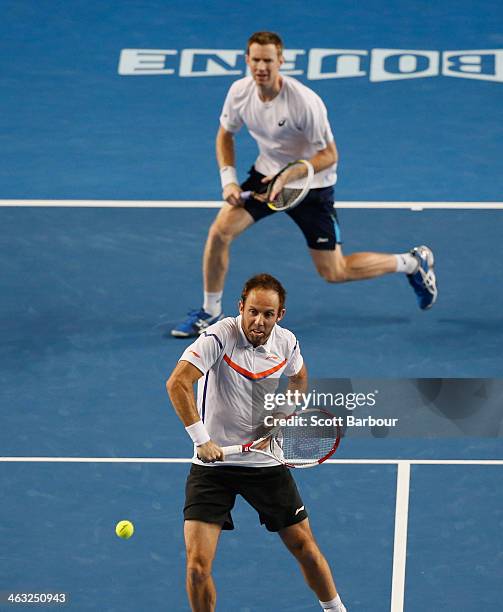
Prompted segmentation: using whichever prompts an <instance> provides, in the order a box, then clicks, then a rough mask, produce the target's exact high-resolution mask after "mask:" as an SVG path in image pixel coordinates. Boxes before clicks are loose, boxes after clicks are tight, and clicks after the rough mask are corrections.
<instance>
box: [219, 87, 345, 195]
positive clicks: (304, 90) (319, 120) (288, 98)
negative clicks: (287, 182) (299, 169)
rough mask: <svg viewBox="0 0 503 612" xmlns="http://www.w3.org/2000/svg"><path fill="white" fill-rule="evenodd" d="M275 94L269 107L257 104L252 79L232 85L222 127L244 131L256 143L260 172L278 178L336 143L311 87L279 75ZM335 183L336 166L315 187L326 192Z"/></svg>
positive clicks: (322, 174)
mask: <svg viewBox="0 0 503 612" xmlns="http://www.w3.org/2000/svg"><path fill="white" fill-rule="evenodd" d="M281 78H282V86H281V90H280V92H279V94H278V95H277V96H276V97H275V98H274V99H273V100H270V101H268V102H264V101H262V100H261V99H260V98H259V95H258V90H257V84H256V83H255V81H254V80H253V78H252V77H251V76H248V77H244V78H242V79H239V80H237V81H235V82H234V83H233V84H232V85H231V87H230V89H229V92H228V94H227V97H226V99H225V102H224V106H223V109H222V113H221V115H220V124H221V125H222V127H223V128H224V129H225V130H227V131H228V132H231V133H235V132H237V131H239V130H240V129H241V127H242V126H243V125H246V127H247V128H248V131H249V132H250V134H251V135H252V136H253V138H254V139H255V140H256V141H257V145H258V148H259V156H258V157H257V159H256V161H255V168H256V170H257V171H258V172H260V173H262V174H265V175H271V174H276V173H277V172H279V171H280V170H281V168H283V167H284V166H285V165H286V164H288V163H290V162H291V161H294V160H296V159H309V158H311V157H312V156H313V155H315V154H316V152H317V151H320V150H322V149H325V148H326V147H327V145H328V144H329V143H330V142H332V141H333V140H334V137H333V134H332V130H331V128H330V124H329V122H328V116H327V109H326V107H325V105H324V104H323V101H322V100H321V98H320V97H319V96H318V95H317V94H316V93H315V92H314V91H313V90H312V89H309V87H306V86H305V85H303V84H302V83H300V82H299V81H297V80H296V79H293V78H292V77H289V76H285V75H282V76H281ZM336 181H337V164H334V165H333V166H330V167H329V168H326V169H325V170H323V171H321V172H318V173H316V174H315V175H314V180H313V183H312V186H313V187H329V186H330V185H334V184H335V182H336Z"/></svg>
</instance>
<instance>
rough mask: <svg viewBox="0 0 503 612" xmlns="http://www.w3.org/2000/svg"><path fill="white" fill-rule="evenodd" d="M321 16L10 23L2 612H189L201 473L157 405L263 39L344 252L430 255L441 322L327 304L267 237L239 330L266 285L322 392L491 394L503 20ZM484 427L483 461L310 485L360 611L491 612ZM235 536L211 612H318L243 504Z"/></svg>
mask: <svg viewBox="0 0 503 612" xmlns="http://www.w3.org/2000/svg"><path fill="white" fill-rule="evenodd" d="M306 11H307V9H306V5H305V3H300V2H297V1H294V2H289V3H285V2H278V3H274V4H273V5H271V4H270V3H266V2H263V1H262V0H260V1H259V2H255V3H253V4H250V3H244V4H241V5H239V7H238V6H237V5H235V4H233V3H230V2H227V0H218V2H216V3H213V4H212V5H211V6H210V5H209V4H208V3H205V2H201V1H195V2H193V3H191V5H190V7H188V6H187V5H186V4H183V3H180V2H178V1H173V2H167V3H166V2H165V3H161V2H159V1H157V0H147V1H146V2H143V3H141V4H138V3H134V2H122V3H119V2H115V1H111V2H108V3H106V4H103V5H99V6H98V5H89V3H85V2H81V1H75V2H71V3H58V4H57V5H55V4H54V3H50V2H47V1H45V0H42V1H40V2H37V3H35V2H32V1H31V0H26V1H24V2H14V1H11V0H7V1H6V2H4V11H3V20H2V23H1V24H0V32H1V36H0V46H1V48H2V52H3V56H4V58H6V59H5V62H4V66H3V68H2V74H1V75H0V80H1V83H2V91H3V95H2V97H1V99H0V129H1V133H2V136H1V139H2V143H3V147H2V149H3V158H2V164H1V167H0V185H1V189H0V227H1V232H0V261H1V262H2V271H1V286H2V299H1V300H0V385H1V391H0V414H1V423H2V427H1V428H0V447H1V449H2V450H1V451H0V455H1V457H0V487H1V491H2V498H3V503H2V504H1V505H0V537H1V541H2V549H1V552H0V575H1V578H0V592H1V593H2V597H4V594H5V593H7V592H20V593H47V592H53V593H54V592H65V593H69V603H68V605H67V606H66V608H67V609H72V610H76V611H80V610H82V611H86V610H99V611H107V612H111V611H119V610H120V611H121V612H126V611H129V610H131V611H135V612H136V611H138V610H149V611H150V610H151V611H156V612H157V611H161V610H170V611H171V610H173V611H183V610H189V607H188V603H187V600H186V595H185V589H184V563H185V553H184V546H183V537H182V514H181V510H182V505H183V491H184V483H185V477H186V474H187V471H188V468H189V465H188V457H189V456H190V453H191V445H190V440H189V439H188V437H187V436H186V434H185V432H184V431H183V427H182V426H181V424H180V423H179V421H178V419H177V417H176V415H175V414H174V412H173V409H172V407H171V405H170V402H169V399H168V397H167V395H166V392H165V388H164V383H165V380H166V378H167V377H168V376H169V373H170V372H171V370H172V369H173V367H174V365H175V364H176V361H177V359H178V357H179V355H180V354H181V353H182V351H183V350H184V348H185V347H186V346H187V342H186V341H183V340H182V341H180V340H175V339H172V338H171V337H169V330H170V329H171V327H172V325H173V324H175V323H176V322H178V321H179V319H180V318H181V317H183V316H184V314H185V312H186V311H187V310H188V309H189V308H193V307H196V306H198V305H199V304H200V299H201V255H202V249H203V246H204V241H205V238H206V234H207V229H208V226H209V225H210V223H211V221H212V219H213V217H214V215H215V214H216V206H217V204H216V202H217V200H218V198H219V197H220V188H219V182H218V173H217V170H216V164H215V160H214V136H215V133H216V129H217V125H218V116H219V112H220V108H221V104H222V102H223V98H224V96H225V93H226V91H227V89H228V87H229V85H230V83H231V82H232V81H233V80H234V79H236V78H239V76H240V75H243V74H244V70H245V66H244V59H243V53H242V51H243V47H244V44H245V42H246V39H247V37H248V35H249V34H250V33H251V32H253V31H254V30H258V29H264V28H267V29H272V30H277V31H279V32H280V33H282V34H283V37H284V39H285V43H286V47H287V50H288V56H287V60H288V61H287V65H286V66H285V69H286V70H288V71H289V73H290V74H293V76H296V77H297V78H299V79H300V80H301V81H302V82H304V83H306V84H307V85H308V86H309V87H311V88H313V89H314V90H315V91H316V92H318V93H319V94H320V95H321V96H322V98H323V99H324V101H325V102H326V105H327V108H328V111H329V116H330V120H331V123H332V127H333V129H334V134H335V137H336V140H337V143H338V147H339V149H340V152H341V163H340V167H339V181H338V184H337V186H336V196H337V199H338V201H339V202H340V204H341V206H340V210H339V218H340V222H341V228H342V237H343V241H344V249H345V252H347V253H350V252H353V251H360V250H375V251H383V252H404V251H406V250H407V249H409V248H410V247H412V246H414V245H416V244H422V243H425V244H428V245H430V246H431V247H432V248H433V249H434V252H435V256H436V261H437V272H438V280H439V288H440V297H439V301H438V303H437V304H436V305H435V307H434V308H433V309H432V310H431V311H430V312H426V313H425V312H421V311H419V310H418V309H417V306H416V302H415V298H414V295H413V293H412V292H411V290H410V288H409V286H408V285H407V282H406V280H405V279H403V278H401V277H397V276H395V275H393V276H389V277H385V278H383V279H378V280H374V281H367V282H362V283H352V284H346V285H328V284H326V283H324V281H322V280H321V279H320V278H318V277H317V276H316V274H315V271H314V268H313V264H312V262H311V260H310V258H309V255H308V253H307V249H305V247H304V245H303V238H302V236H301V234H300V233H299V231H298V229H297V228H296V227H295V226H294V225H293V224H292V223H291V221H290V220H289V219H284V217H282V216H280V215H276V216H275V217H274V218H270V219H268V220H265V221H263V222H261V223H260V224H257V225H256V226H255V227H253V228H251V229H250V230H249V231H247V232H246V233H245V234H244V235H243V236H241V237H240V238H239V240H237V241H236V242H235V244H234V245H233V247H232V259H231V268H230V271H229V277H228V282H227V285H226V291H225V296H224V310H225V313H226V314H228V315H233V314H234V313H235V312H236V303H237V300H238V298H239V294H240V290H241V287H242V284H243V282H244V280H246V278H248V277H249V276H251V275H252V274H254V273H257V272H262V271H268V272H270V273H273V274H275V275H276V276H277V277H278V278H279V279H280V280H281V281H282V282H283V283H284V285H285V286H286V288H287V290H288V300H287V309H288V312H287V315H286V319H285V325H286V326H287V327H288V328H290V329H292V330H293V331H294V332H295V333H296V335H297V336H298V338H299V340H300V343H301V346H302V352H303V355H304V357H305V360H306V363H307V365H308V367H309V370H310V373H311V375H312V376H314V377H316V378H347V379H352V380H354V379H376V380H388V379H397V380H403V379H423V378H429V379H432V378H433V379H438V378H447V379H457V378H465V379H497V378H498V377H500V373H501V371H502V367H503V357H502V351H501V346H502V339H503V317H502V315H501V303H502V302H503V290H502V289H501V287H502V283H501V275H502V269H501V265H500V262H501V261H502V259H503V246H502V245H501V235H503V217H502V214H501V207H502V204H501V193H502V188H503V184H502V177H503V167H502V164H501V159H502V158H503V146H502V138H501V137H502V127H501V126H502V115H501V108H502V99H501V82H503V74H502V72H501V70H502V65H503V64H502V57H503V45H502V42H503V36H502V34H501V25H500V24H501V19H502V17H503V11H502V8H501V6H500V4H499V3H496V2H492V1H490V2H486V3H484V5H475V4H474V3H472V2H469V1H468V0H462V1H461V2H459V3H457V5H456V6H455V7H454V6H453V5H452V3H450V2H447V1H445V0H441V1H440V2H437V3H435V5H434V6H433V5H431V4H430V3H417V2H414V3H413V2H400V3H399V2H395V1H393V0H386V1H384V2H373V1H368V2H363V3H358V5H355V4H354V3H351V2H348V1H346V0H343V1H341V2H338V3H337V4H336V5H335V4H334V3H332V2H326V1H321V2H318V3H317V4H316V5H313V6H311V7H309V14H306ZM223 24H224V25H223ZM237 150H238V171H239V172H240V174H242V175H243V176H244V174H245V172H246V170H247V169H248V167H249V166H250V164H251V163H252V161H253V159H254V156H255V149H254V144H253V142H252V141H251V139H250V138H249V137H247V136H246V135H245V134H240V136H239V139H238V147H237ZM376 203H380V204H379V206H375V205H376ZM415 203H416V204H415ZM418 203H419V204H418ZM428 406H429V407H428ZM425 410H428V411H429V412H431V411H432V410H433V409H432V408H431V402H430V403H429V400H428V398H427V397H426V396H425ZM485 418H487V419H488V421H487V426H488V427H487V430H488V431H489V432H490V433H486V434H484V435H482V434H480V435H479V434H477V436H475V435H471V433H470V431H468V432H467V431H464V432H462V435H457V436H451V437H443V438H436V439H435V438H434V437H432V436H421V437H420V436H417V437H414V436H410V437H408V438H401V439H397V438H393V437H388V438H385V437H384V438H379V437H370V438H362V439H360V438H357V437H356V438H355V437H353V438H351V437H348V438H347V439H345V440H344V441H343V444H342V445H341V448H340V450H339V451H338V452H337V455H336V456H335V457H336V458H335V460H334V461H333V462H331V463H329V464H327V465H324V466H321V467H320V468H317V469H314V470H300V471H299V470H298V471H297V472H300V474H297V473H296V474H295V476H296V479H297V481H298V484H299V488H300V489H301V492H302V495H303V499H304V501H305V503H306V505H307V508H308V511H309V513H310V520H311V524H312V526H313V530H314V532H315V535H316V537H317V539H318V541H319V543H320V545H321V548H322V550H323V551H324V553H325V554H326V556H327V558H328V560H329V561H330V563H331V565H332V568H333V570H334V575H335V578H336V581H337V584H338V587H339V589H340V591H341V594H342V596H343V599H344V602H345V604H346V606H347V608H348V611H361V612H379V611H381V610H382V611H389V610H391V611H392V612H403V611H404V610H405V611H406V612H416V611H417V612H419V611H420V610H424V609H425V607H427V608H428V609H431V610H435V611H436V610H438V611H440V610H452V611H454V610H466V611H467V612H468V611H474V612H475V611H477V612H479V611H481V610H482V611H483V612H496V611H499V610H500V609H501V595H500V590H501V589H500V585H501V581H502V579H503V557H502V552H501V545H500V542H501V537H500V532H501V527H502V524H503V513H502V510H501V508H502V507H503V505H502V503H501V502H502V495H501V490H502V484H503V482H502V479H503V472H502V462H503V454H502V451H503V446H502V444H501V435H502V431H503V430H502V428H501V422H500V421H501V419H500V417H498V413H497V411H496V412H495V413H494V414H492V417H491V418H490V419H489V417H485ZM123 518H128V519H130V520H132V521H133V522H134V524H135V528H136V532H135V535H134V536H133V538H131V539H130V540H128V541H122V540H119V539H118V538H117V537H116V535H115V532H114V528H115V524H116V522H117V521H118V520H120V519H123ZM234 519H235V523H236V525H237V529H236V531H234V532H229V533H225V534H223V536H222V538H221V541H220V547H219V551H218V555H217V559H216V563H215V568H214V576H215V581H216V584H217V588H218V604H217V609H218V610H222V611H231V610H232V611H236V610H238V611H239V612H255V611H257V610H262V611H266V612H267V611H269V610H271V612H272V610H277V609H285V610H286V609H288V610H299V611H300V610H306V611H307V610H313V611H314V610H317V609H319V607H318V605H317V602H316V599H315V598H314V597H313V596H312V594H311V593H310V592H309V590H308V589H307V587H306V586H305V584H304V582H303V580H302V578H301V575H300V572H299V570H298V568H297V567H296V565H295V563H294V561H293V560H292V558H291V557H290V555H289V554H288V553H287V551H286V549H284V547H283V546H282V545H281V543H280V542H279V541H278V538H277V536H275V535H273V534H270V533H268V532H267V531H266V530H265V529H263V528H262V527H260V525H259V523H258V518H257V517H256V514H255V512H254V511H253V510H252V509H251V508H249V507H248V506H247V505H246V504H244V503H241V502H240V503H238V505H237V507H236V509H235V513H234ZM22 607H23V608H28V609H45V608H47V609H48V608H49V606H45V607H44V606H43V605H37V606H34V605H26V606H22ZM54 607H55V606H51V609H52V608H54ZM14 608H15V605H8V604H7V603H6V602H3V603H0V609H2V610H3V609H5V610H8V609H14Z"/></svg>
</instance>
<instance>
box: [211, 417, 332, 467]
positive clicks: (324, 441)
mask: <svg viewBox="0 0 503 612" xmlns="http://www.w3.org/2000/svg"><path fill="white" fill-rule="evenodd" d="M295 417H296V418H295ZM285 421H286V424H285V425H282V426H280V427H275V428H273V429H272V431H271V433H269V434H268V435H266V436H263V437H261V438H259V439H258V440H254V441H253V442H248V443H247V444H237V445H234V446H223V447H222V451H223V453H224V461H225V458H226V457H228V456H230V455H238V454H241V453H250V452H253V453H259V454H261V455H267V456H268V457H272V458H273V459H275V460H276V461H278V462H279V463H282V464H283V465H286V466H287V467H291V468H308V467H314V466H316V465H319V464H320V463H323V462H324V461H326V460H327V459H328V458H329V457H331V456H332V455H333V454H334V453H335V451H336V450H337V447H338V446H339V443H340V441H341V436H342V428H341V427H340V426H339V423H338V417H336V416H334V415H333V414H330V413H329V412H327V411H326V410H320V409H317V408H310V409H307V410H301V411H298V412H296V413H294V414H293V415H292V416H290V417H285Z"/></svg>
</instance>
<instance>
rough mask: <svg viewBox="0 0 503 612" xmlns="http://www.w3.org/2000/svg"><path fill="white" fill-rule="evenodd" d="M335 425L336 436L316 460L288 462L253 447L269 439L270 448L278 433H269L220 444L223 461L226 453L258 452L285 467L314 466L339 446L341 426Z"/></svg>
mask: <svg viewBox="0 0 503 612" xmlns="http://www.w3.org/2000/svg"><path fill="white" fill-rule="evenodd" d="M317 412H323V413H325V414H327V415H328V416H330V417H334V416H335V415H333V414H331V413H329V412H326V411H325V410H320V409H317ZM336 427H337V437H336V438H335V440H334V443H333V444H332V448H331V449H330V450H329V451H328V453H327V454H326V455H324V456H323V457H321V458H320V459H316V461H313V462H311V463H301V464H297V463H290V462H288V461H285V460H284V459H281V458H280V457H278V456H277V455H275V454H274V453H273V452H272V451H267V450H262V449H257V448H254V446H258V445H259V444H260V443H261V442H264V441H265V440H269V448H271V446H272V444H273V442H274V440H275V438H276V436H277V435H278V433H274V434H269V435H268V436H263V437H262V438H258V439H257V440H252V441H251V442H247V443H246V444H234V445H232V446H222V451H223V454H224V461H225V457H227V456H228V455H239V454H242V453H259V454H260V455H266V456H267V457H271V458H272V459H274V460H275V461H277V462H278V463H282V464H283V465H286V467H289V468H295V469H299V468H311V467H316V466H317V465H320V464H322V463H324V462H325V461H326V460H327V459H330V457H331V456H332V455H333V454H334V453H335V451H336V450H337V449H338V448H339V444H340V442H341V438H342V428H341V427H340V425H339V424H337V425H336Z"/></svg>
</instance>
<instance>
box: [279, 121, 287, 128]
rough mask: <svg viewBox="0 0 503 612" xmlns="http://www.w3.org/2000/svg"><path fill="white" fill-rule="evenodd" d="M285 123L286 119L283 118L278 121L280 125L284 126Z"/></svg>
mask: <svg viewBox="0 0 503 612" xmlns="http://www.w3.org/2000/svg"><path fill="white" fill-rule="evenodd" d="M285 123H286V119H281V121H278V125H279V127H283V126H284V125H285Z"/></svg>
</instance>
